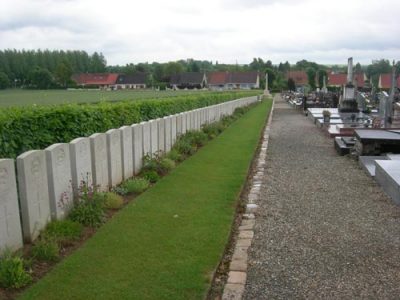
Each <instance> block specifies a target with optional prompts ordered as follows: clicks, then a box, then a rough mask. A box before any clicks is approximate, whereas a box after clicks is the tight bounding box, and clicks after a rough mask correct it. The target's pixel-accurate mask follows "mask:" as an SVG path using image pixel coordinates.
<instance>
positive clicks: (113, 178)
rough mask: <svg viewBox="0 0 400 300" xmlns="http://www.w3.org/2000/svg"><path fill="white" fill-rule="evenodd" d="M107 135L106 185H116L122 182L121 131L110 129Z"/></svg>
mask: <svg viewBox="0 0 400 300" xmlns="http://www.w3.org/2000/svg"><path fill="white" fill-rule="evenodd" d="M106 135H107V157H108V185H109V187H110V188H111V187H113V186H116V185H117V184H120V183H121V182H122V151H121V131H120V130H118V129H110V130H108V131H106Z"/></svg>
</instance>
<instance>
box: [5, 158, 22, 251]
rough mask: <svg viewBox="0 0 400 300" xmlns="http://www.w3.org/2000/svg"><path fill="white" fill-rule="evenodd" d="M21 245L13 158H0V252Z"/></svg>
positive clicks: (17, 247)
mask: <svg viewBox="0 0 400 300" xmlns="http://www.w3.org/2000/svg"><path fill="white" fill-rule="evenodd" d="M21 247H22V229H21V220H20V214H19V207H18V195H17V184H16V178H15V168H14V160H12V159H0V253H1V251H2V250H4V249H6V248H10V249H12V250H17V249H19V248H21Z"/></svg>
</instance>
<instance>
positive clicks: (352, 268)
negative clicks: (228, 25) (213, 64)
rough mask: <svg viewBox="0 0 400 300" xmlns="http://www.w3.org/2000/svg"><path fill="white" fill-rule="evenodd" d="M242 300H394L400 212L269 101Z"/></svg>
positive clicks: (329, 143)
mask: <svg viewBox="0 0 400 300" xmlns="http://www.w3.org/2000/svg"><path fill="white" fill-rule="evenodd" d="M268 147H269V148H268V152H267V153H268V154H267V167H266V171H265V179H264V184H263V190H262V193H261V200H260V203H258V204H259V205H260V208H259V209H258V212H257V216H256V226H255V229H254V230H255V236H254V239H253V244H252V246H251V248H249V269H248V274H247V283H246V289H245V293H244V299H294V298H295V299H305V298H307V299H313V298H321V299H354V298H370V299H378V298H379V299H400V208H399V207H397V206H395V205H394V204H393V203H392V202H391V200H390V199H389V198H388V197H387V196H386V195H385V194H384V193H383V191H382V190H381V188H380V187H379V186H378V185H377V184H376V183H375V182H374V180H373V179H371V178H370V177H368V176H367V175H366V174H365V173H364V172H363V170H362V169H361V168H360V167H359V166H358V163H357V162H356V161H354V160H352V159H351V158H349V157H340V156H338V155H337V154H336V152H335V150H334V147H333V140H332V139H330V138H328V137H326V136H324V134H323V133H322V131H321V130H320V129H318V128H317V127H316V126H315V125H314V124H312V122H311V121H310V120H309V119H308V118H306V117H304V116H303V115H301V114H299V112H298V111H296V110H294V109H292V108H290V107H289V106H288V105H287V104H286V103H285V102H284V101H282V99H281V98H280V97H279V96H277V97H276V98H275V110H274V115H273V121H272V127H271V133H270V140H269V146H268Z"/></svg>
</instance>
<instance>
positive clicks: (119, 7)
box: [0, 0, 400, 65]
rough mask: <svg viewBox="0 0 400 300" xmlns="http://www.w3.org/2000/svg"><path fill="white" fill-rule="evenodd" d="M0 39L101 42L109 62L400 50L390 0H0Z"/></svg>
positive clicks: (395, 3)
mask: <svg viewBox="0 0 400 300" xmlns="http://www.w3.org/2000/svg"><path fill="white" fill-rule="evenodd" d="M0 4H1V8H0V49H8V48H15V49H38V48H41V49H65V50H66V49H71V50H86V51H87V52H89V53H92V52H94V51H98V52H102V53H103V54H104V55H105V57H106V59H107V62H108V64H111V65H114V64H126V63H130V62H133V63H138V62H146V61H148V62H152V61H158V62H167V61H173V60H178V59H186V58H195V59H202V60H211V61H213V62H215V61H218V62H220V63H235V62H236V61H237V62H238V63H239V64H242V63H249V62H250V61H251V60H252V58H253V57H261V58H263V59H264V60H267V59H270V60H271V61H272V62H273V63H279V62H280V61H286V60H288V61H289V62H291V63H295V62H296V61H298V60H300V59H307V60H312V61H317V62H319V63H328V64H334V63H338V64H346V63H347V58H348V57H350V56H353V57H354V61H355V62H361V63H370V62H371V60H373V59H380V58H387V59H391V60H392V59H395V60H400V38H399V37H400V17H399V12H400V1H399V0H380V1H376V0H329V1H327V0H164V1H163V0H142V1H138V0H108V1H103V0H1V1H0Z"/></svg>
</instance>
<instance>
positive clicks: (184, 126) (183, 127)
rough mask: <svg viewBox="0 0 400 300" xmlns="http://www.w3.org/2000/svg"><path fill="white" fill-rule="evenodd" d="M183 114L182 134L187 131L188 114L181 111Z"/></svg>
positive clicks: (181, 114)
mask: <svg viewBox="0 0 400 300" xmlns="http://www.w3.org/2000/svg"><path fill="white" fill-rule="evenodd" d="M179 115H180V116H181V124H182V125H181V126H182V132H181V134H185V133H186V131H187V126H186V114H185V113H180V114H179Z"/></svg>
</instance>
